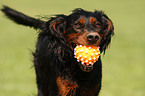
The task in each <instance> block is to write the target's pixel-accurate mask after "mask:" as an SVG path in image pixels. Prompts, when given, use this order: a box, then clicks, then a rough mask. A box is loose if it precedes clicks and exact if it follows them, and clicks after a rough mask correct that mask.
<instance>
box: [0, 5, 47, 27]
mask: <svg viewBox="0 0 145 96" xmlns="http://www.w3.org/2000/svg"><path fill="white" fill-rule="evenodd" d="M1 11H2V12H3V13H4V14H5V15H6V16H7V17H8V18H9V19H11V20H12V21H14V22H15V23H17V24H22V25H25V26H29V27H33V28H35V29H43V24H44V23H45V22H44V21H42V20H39V19H35V18H32V17H30V16H27V15H25V14H23V13H20V12H18V11H16V10H14V9H12V8H9V7H8V6H3V8H2V9H1Z"/></svg>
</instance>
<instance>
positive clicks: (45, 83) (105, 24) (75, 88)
mask: <svg viewBox="0 0 145 96" xmlns="http://www.w3.org/2000/svg"><path fill="white" fill-rule="evenodd" d="M2 11H3V12H4V13H5V14H6V16H7V17H8V18H9V19H11V20H12V21H14V22H16V23H18V24H22V25H25V26H29V27H33V28H34V29H39V30H40V32H39V34H38V41H37V45H36V51H35V52H34V67H35V71H36V78H37V86H38V96H98V94H99V91H100V89H101V78H102V63H101V58H99V59H98V61H96V62H95V63H94V64H93V66H91V67H92V70H89V69H88V65H83V66H84V67H83V68H85V69H83V70H82V69H81V68H80V66H81V65H80V62H77V60H76V59H75V58H74V53H73V52H74V48H75V46H76V44H80V45H86V46H87V45H92V46H99V47H100V51H101V53H102V52H104V53H105V50H106V48H107V47H108V45H109V43H110V41H111V37H112V35H113V34H114V27H113V24H112V22H111V20H110V19H109V18H108V17H107V15H105V14H104V13H103V12H102V11H97V10H96V11H94V12H90V11H85V10H83V9H81V8H78V9H75V10H74V11H73V12H72V14H70V15H63V14H61V15H56V16H55V17H51V18H50V19H49V20H48V21H42V20H39V19H35V18H32V17H29V16H27V15H24V14H22V13H20V12H18V11H16V10H14V9H11V8H9V7H7V6H3V8H2ZM89 67H90V66H89Z"/></svg>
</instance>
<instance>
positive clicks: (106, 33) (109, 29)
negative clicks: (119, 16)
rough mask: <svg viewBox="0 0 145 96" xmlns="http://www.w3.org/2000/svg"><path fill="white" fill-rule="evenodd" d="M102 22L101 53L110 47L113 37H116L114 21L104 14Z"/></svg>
mask: <svg viewBox="0 0 145 96" xmlns="http://www.w3.org/2000/svg"><path fill="white" fill-rule="evenodd" d="M102 22H103V29H102V30H103V37H102V40H101V44H100V50H101V52H103V51H104V53H105V50H106V48H107V47H108V45H109V44H110V42H111V37H112V36H113V35H114V26H113V23H112V21H111V20H110V19H109V18H108V17H107V15H105V14H102Z"/></svg>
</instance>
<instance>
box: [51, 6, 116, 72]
mask: <svg viewBox="0 0 145 96" xmlns="http://www.w3.org/2000/svg"><path fill="white" fill-rule="evenodd" d="M50 25H51V29H52V30H55V31H57V32H60V33H61V34H62V36H64V38H65V39H66V41H67V42H68V44H69V45H70V47H71V48H72V50H73V49H74V48H75V46H76V44H77V45H86V46H90V45H91V46H99V47H100V51H101V53H102V52H105V50H106V48H107V47H108V45H109V43H110V41H111V37H112V35H113V34H114V27H113V24H112V21H111V20H110V19H109V18H108V17H107V16H106V15H105V14H104V13H103V12H102V11H94V12H89V11H85V10H83V9H75V10H74V11H73V13H72V14H70V15H68V16H66V15H60V16H57V18H56V19H54V20H53V21H52V22H51V24H50ZM92 67H93V66H92ZM83 70H84V69H83ZM84 71H85V70H84Z"/></svg>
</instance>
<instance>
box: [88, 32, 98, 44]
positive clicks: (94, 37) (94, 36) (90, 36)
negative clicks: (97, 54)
mask: <svg viewBox="0 0 145 96" xmlns="http://www.w3.org/2000/svg"><path fill="white" fill-rule="evenodd" d="M98 39H99V36H98V34H97V33H89V34H88V35H87V40H88V41H89V42H93V43H94V42H96V41H97V40H98Z"/></svg>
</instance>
